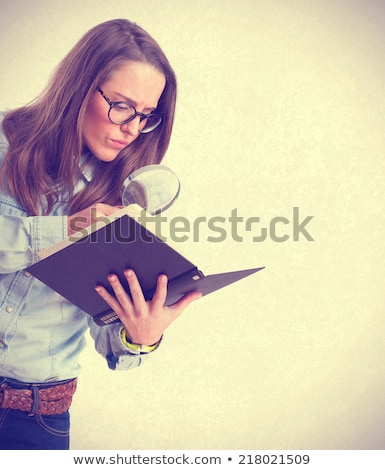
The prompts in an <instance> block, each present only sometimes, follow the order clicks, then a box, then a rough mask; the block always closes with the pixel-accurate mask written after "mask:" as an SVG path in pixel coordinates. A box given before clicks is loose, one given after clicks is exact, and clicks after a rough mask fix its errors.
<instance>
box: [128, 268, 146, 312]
mask: <svg viewBox="0 0 385 470" xmlns="http://www.w3.org/2000/svg"><path fill="white" fill-rule="evenodd" d="M124 276H125V278H126V279H127V282H128V287H129V288H130V294H131V297H132V302H133V303H134V306H135V309H136V310H142V309H143V308H144V307H145V306H146V299H145V298H144V295H143V291H142V287H141V286H140V283H139V280H138V278H137V276H136V274H135V273H134V271H133V270H132V269H126V270H125V271H124ZM126 295H127V294H126Z"/></svg>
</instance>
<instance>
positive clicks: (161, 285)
mask: <svg viewBox="0 0 385 470" xmlns="http://www.w3.org/2000/svg"><path fill="white" fill-rule="evenodd" d="M167 283H168V279H167V276H166V275H165V274H161V275H160V276H158V280H157V284H156V291H155V294H154V296H153V298H152V303H153V305H154V307H155V308H163V306H164V303H165V302H166V298H167Z"/></svg>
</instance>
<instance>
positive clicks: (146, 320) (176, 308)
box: [96, 269, 202, 346]
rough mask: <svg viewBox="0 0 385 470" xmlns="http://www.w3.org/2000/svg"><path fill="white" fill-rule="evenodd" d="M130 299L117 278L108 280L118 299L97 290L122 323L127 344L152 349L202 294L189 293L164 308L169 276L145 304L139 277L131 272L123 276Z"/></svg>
mask: <svg viewBox="0 0 385 470" xmlns="http://www.w3.org/2000/svg"><path fill="white" fill-rule="evenodd" d="M124 276H125V278H126V279H127V282H128V285H129V288H130V293H131V297H132V299H131V298H130V296H129V295H128V294H127V293H126V291H125V290H124V288H123V286H122V285H121V283H120V281H119V279H118V276H116V275H114V274H112V275H110V276H109V277H108V280H109V282H110V284H111V287H112V289H113V291H114V294H115V296H113V295H111V294H110V293H109V292H107V290H106V289H105V288H104V287H102V286H97V287H96V291H97V293H98V294H99V295H100V296H101V297H102V298H103V299H104V300H105V301H106V302H107V303H108V305H109V306H110V307H111V308H112V310H113V311H114V312H115V313H116V314H117V316H118V317H119V319H120V321H121V322H122V323H123V325H124V327H125V329H126V334H127V336H128V338H127V339H128V340H129V341H130V342H132V343H136V344H145V345H148V346H150V345H152V344H155V343H156V342H158V341H159V340H160V338H161V337H162V335H163V333H164V331H165V330H166V328H167V327H168V326H169V325H170V324H171V323H172V322H173V321H174V320H175V319H176V318H178V317H179V315H180V314H181V313H182V312H183V310H184V309H185V308H186V307H187V306H188V305H189V304H190V303H191V302H193V301H194V300H196V299H198V298H200V297H201V296H202V294H201V293H200V292H190V293H188V294H186V295H184V296H183V297H182V298H181V299H180V300H178V302H176V303H175V304H173V305H171V306H168V307H167V306H165V305H164V303H165V301H166V296H167V276H165V275H164V274H162V275H160V276H159V277H158V282H157V286H156V291H155V294H154V296H153V298H152V300H151V301H146V300H145V298H144V295H143V292H142V288H141V287H140V284H139V281H138V278H137V277H136V274H135V273H134V271H132V270H131V269H127V270H126V271H125V272H124Z"/></svg>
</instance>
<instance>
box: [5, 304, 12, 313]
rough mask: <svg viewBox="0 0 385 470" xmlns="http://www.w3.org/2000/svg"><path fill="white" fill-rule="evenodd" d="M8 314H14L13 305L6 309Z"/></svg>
mask: <svg viewBox="0 0 385 470" xmlns="http://www.w3.org/2000/svg"><path fill="white" fill-rule="evenodd" d="M5 310H6V311H7V312H8V313H12V312H13V307H12V305H8V307H7V308H6V309H5Z"/></svg>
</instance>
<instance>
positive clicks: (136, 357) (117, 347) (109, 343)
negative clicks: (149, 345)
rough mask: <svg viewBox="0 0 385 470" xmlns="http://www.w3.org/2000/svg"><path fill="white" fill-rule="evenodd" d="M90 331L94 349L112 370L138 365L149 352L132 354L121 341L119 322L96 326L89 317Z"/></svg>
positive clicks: (131, 367) (127, 368) (126, 368)
mask: <svg viewBox="0 0 385 470" xmlns="http://www.w3.org/2000/svg"><path fill="white" fill-rule="evenodd" d="M89 326H90V333H91V336H92V338H93V339H94V341H95V348H96V350H97V351H98V352H99V353H100V354H101V355H102V356H104V357H105V358H106V360H107V363H108V367H109V368H110V369H113V370H115V369H116V370H122V371H123V370H129V369H133V368H135V367H139V366H140V365H141V364H142V362H143V361H144V360H145V359H146V358H147V357H148V356H149V355H151V354H153V353H149V354H132V353H131V352H130V351H129V350H128V348H127V346H125V344H124V343H123V341H122V338H121V331H122V325H121V323H114V324H113V325H108V326H98V325H97V324H96V323H95V322H94V321H93V319H92V318H91V317H90V318H89Z"/></svg>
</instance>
